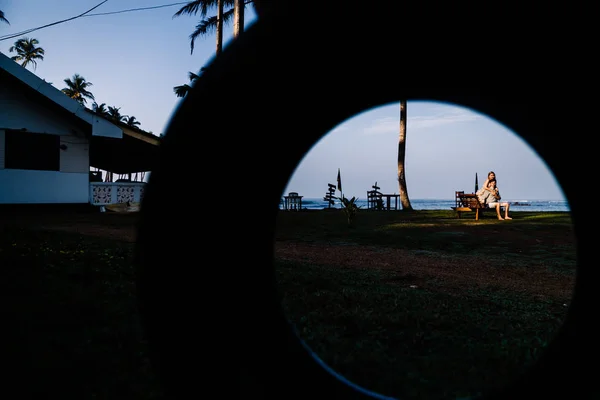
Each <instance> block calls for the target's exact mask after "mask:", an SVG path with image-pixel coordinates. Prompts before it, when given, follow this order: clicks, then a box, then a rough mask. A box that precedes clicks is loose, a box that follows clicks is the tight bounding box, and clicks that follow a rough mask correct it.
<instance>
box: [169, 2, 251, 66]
mask: <svg viewBox="0 0 600 400" xmlns="http://www.w3.org/2000/svg"><path fill="white" fill-rule="evenodd" d="M252 1H253V0H249V1H246V2H244V1H243V0H196V1H191V2H189V3H188V4H186V5H185V6H183V7H181V9H179V11H177V12H176V13H175V14H174V15H173V17H178V16H181V15H184V14H187V15H196V14H197V13H198V11H200V16H201V17H202V20H201V21H200V22H199V23H198V25H196V29H195V30H194V32H192V34H191V35H190V48H191V51H190V54H193V53H194V42H195V41H196V39H197V38H198V37H199V36H204V35H207V34H209V33H212V32H213V31H216V33H217V55H219V54H220V53H221V51H222V50H223V24H224V23H227V22H229V21H230V20H231V18H233V19H234V30H233V35H234V37H237V36H238V35H239V34H240V33H241V32H242V31H243V30H244V7H245V6H246V5H247V4H250V3H252ZM225 6H227V7H231V8H230V9H229V10H227V11H224V10H223V9H224V7H225ZM213 8H216V10H217V15H216V16H213V17H209V18H206V15H207V14H208V11H209V10H211V9H213Z"/></svg>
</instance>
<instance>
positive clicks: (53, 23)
mask: <svg viewBox="0 0 600 400" xmlns="http://www.w3.org/2000/svg"><path fill="white" fill-rule="evenodd" d="M107 1H108V0H104V1H103V2H102V3H100V4H98V5H96V6H94V7H92V8H90V9H89V10H87V11H86V12H84V13H81V14H79V15H76V16H74V17H71V18H67V19H63V20H61V21H56V22H52V23H50V24H47V25H43V26H40V27H37V28H32V29H27V30H26V31H23V32H19V33H16V34H14V35H9V36H2V37H0V40H7V39H13V38H16V37H17V36H21V35H24V34H26V33H29V32H33V31H37V30H38V29H42V28H47V27H49V26H52V25H58V24H61V23H63V22H67V21H71V20H74V19H76V18H79V17H82V16H84V15H85V14H87V13H89V12H90V11H93V10H95V9H96V8H98V7H100V6H101V5H102V4H104V3H106V2H107Z"/></svg>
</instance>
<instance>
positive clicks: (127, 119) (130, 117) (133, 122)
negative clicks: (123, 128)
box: [125, 115, 140, 128]
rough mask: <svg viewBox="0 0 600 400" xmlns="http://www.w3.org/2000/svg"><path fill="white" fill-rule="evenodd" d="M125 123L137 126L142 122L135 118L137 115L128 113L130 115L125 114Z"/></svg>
mask: <svg viewBox="0 0 600 400" xmlns="http://www.w3.org/2000/svg"><path fill="white" fill-rule="evenodd" d="M125 123H126V124H127V125H129V126H131V127H134V128H136V127H137V126H138V125H139V124H140V121H138V120H137V119H135V117H134V116H133V115H128V116H125Z"/></svg>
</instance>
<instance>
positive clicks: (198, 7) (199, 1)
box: [173, 0, 234, 18]
mask: <svg viewBox="0 0 600 400" xmlns="http://www.w3.org/2000/svg"><path fill="white" fill-rule="evenodd" d="M221 1H222V2H223V5H224V6H233V4H234V0H221ZM218 4H219V0H195V1H191V2H189V3H188V4H186V5H185V6H183V7H181V8H180V9H179V11H177V12H176V13H175V14H173V18H175V17H179V16H181V15H196V14H198V11H199V12H200V17H202V18H204V17H206V15H207V14H208V11H209V10H210V9H213V8H215V9H216V8H217V7H218Z"/></svg>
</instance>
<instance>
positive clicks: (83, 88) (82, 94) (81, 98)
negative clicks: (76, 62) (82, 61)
mask: <svg viewBox="0 0 600 400" xmlns="http://www.w3.org/2000/svg"><path fill="white" fill-rule="evenodd" d="M64 82H65V84H66V85H67V87H66V88H63V89H61V91H62V92H63V93H64V94H66V95H67V96H69V97H70V98H72V99H75V100H77V101H78V102H79V103H80V104H85V103H87V100H86V98H88V99H90V100H96V99H94V95H93V94H92V93H91V92H90V91H89V90H87V89H88V88H89V87H90V86H93V85H94V84H93V83H92V82H88V81H86V80H85V78H84V77H83V76H81V75H79V74H74V75H73V77H72V78H67V79H65V80H64Z"/></svg>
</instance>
